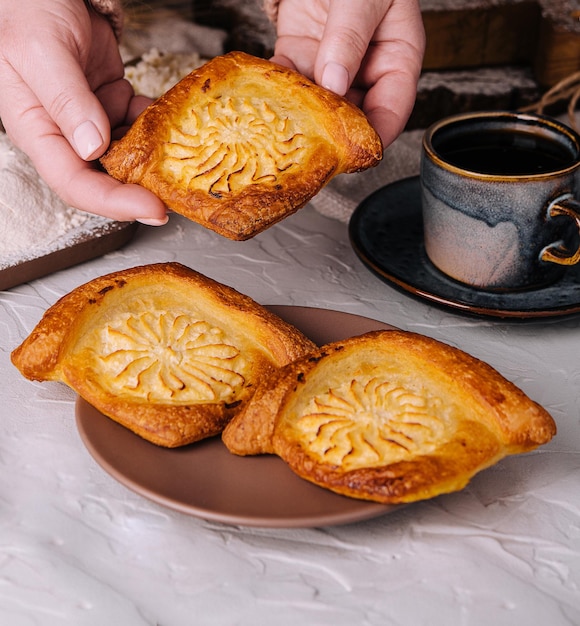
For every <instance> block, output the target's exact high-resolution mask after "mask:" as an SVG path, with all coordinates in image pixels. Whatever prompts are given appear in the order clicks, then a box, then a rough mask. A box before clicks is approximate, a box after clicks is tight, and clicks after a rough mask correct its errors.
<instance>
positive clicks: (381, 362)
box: [222, 330, 556, 503]
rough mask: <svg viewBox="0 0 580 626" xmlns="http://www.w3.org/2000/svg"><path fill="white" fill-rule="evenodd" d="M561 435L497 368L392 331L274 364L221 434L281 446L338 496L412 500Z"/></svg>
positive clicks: (300, 469) (233, 441) (231, 442)
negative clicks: (251, 396)
mask: <svg viewBox="0 0 580 626" xmlns="http://www.w3.org/2000/svg"><path fill="white" fill-rule="evenodd" d="M555 432H556V427H555V424H554V421H553V420H552V418H551V417H550V415H549V414H548V413H547V412H546V411H545V410H544V409H543V408H542V407H540V406H539V405H538V404H536V403H535V402H533V401H532V400H530V399H529V398H528V397H527V396H526V395H525V394H524V393H523V392H522V391H521V390H520V389H518V388H517V387H516V386H515V385H513V384H512V383H511V382H509V381H507V380H506V379H505V378H503V377H502V376H501V375H500V374H499V373H498V372H497V371H496V370H494V369H493V368H492V367H490V366H489V365H487V364H485V363H483V362H481V361H479V360H478V359H476V358H474V357H472V356H470V355H468V354H466V353H464V352H462V351H460V350H458V349H456V348H453V347H451V346H448V345H445V344H443V343H440V342H438V341H436V340H434V339H430V338H427V337H424V336H421V335H417V334H413V333H409V332H404V331H398V330H384V331H374V332H369V333H367V334H365V335H361V336H360V337H354V338H352V339H348V340H345V341H339V342H335V343H331V344H328V345H327V346H323V347H322V348H320V349H318V350H317V351H315V352H313V353H311V354H309V355H308V356H305V357H301V358H299V359H297V360H296V361H294V362H293V363H290V364H289V365H287V366H285V367H283V368H281V369H279V370H277V371H275V372H274V373H273V374H272V375H271V377H270V379H268V380H267V381H266V382H265V383H263V384H262V385H261V386H260V387H259V388H258V390H257V391H256V393H255V394H254V396H253V398H252V399H251V400H250V402H249V403H248V404H247V405H246V407H245V409H243V410H242V411H241V412H240V413H239V414H238V415H237V416H236V417H235V418H234V419H233V420H232V421H231V422H230V424H229V425H228V426H227V427H226V429H225V430H224V432H223V433H222V439H223V441H224V443H225V444H226V446H227V447H228V449H229V450H230V451H231V452H233V453H236V454H240V455H245V454H260V453H274V454H277V455H279V456H280V457H281V458H282V459H284V460H285V461H286V462H287V463H288V465H289V466H290V467H291V469H292V470H293V471H294V472H295V473H297V474H298V475H299V476H301V477H302V478H305V479H306V480H309V481H311V482H313V483H315V484H317V485H320V486H321V487H325V488H327V489H330V490H332V491H335V492H337V493H340V494H344V495H347V496H351V497H354V498H360V499H366V500H374V501H377V502H382V503H403V502H412V501H416V500H422V499H425V498H431V497H433V496H437V495H439V494H442V493H447V492H451V491H456V490H459V489H461V488H463V487H464V486H465V485H466V484H467V483H468V481H469V480H470V479H471V477H472V476H474V474H476V473H477V472H479V471H480V470H482V469H484V468H486V467H488V466H490V465H492V464H494V463H496V462H497V461H499V460H500V459H501V458H502V457H504V456H506V455H509V454H516V453H520V452H527V451H529V450H532V449H533V448H535V447H537V446H538V445H540V444H544V443H546V442H547V441H549V440H550V439H551V438H552V437H553V435H554V434H555Z"/></svg>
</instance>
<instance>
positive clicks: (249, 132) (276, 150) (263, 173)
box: [164, 96, 305, 198]
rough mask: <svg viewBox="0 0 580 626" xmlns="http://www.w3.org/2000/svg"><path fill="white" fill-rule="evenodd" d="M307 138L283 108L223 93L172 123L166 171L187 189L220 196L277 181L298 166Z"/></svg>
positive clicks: (165, 149) (166, 151) (166, 153)
mask: <svg viewBox="0 0 580 626" xmlns="http://www.w3.org/2000/svg"><path fill="white" fill-rule="evenodd" d="M304 144H305V137H304V135H303V134H302V133H300V132H299V130H298V129H297V128H296V125H295V124H294V123H293V122H292V121H291V120H290V119H289V117H288V116H287V115H284V113H283V112H281V111H276V110H274V108H272V107H271V106H269V104H268V103H266V102H264V101H261V100H255V99H252V98H249V97H237V98H236V97H226V96H224V97H221V96H219V97H218V98H216V99H215V100H212V101H211V102H209V103H208V106H207V107H206V108H204V109H200V110H197V111H196V110H192V111H191V114H190V116H189V117H188V118H187V119H186V120H185V121H184V122H182V124H181V125H178V124H173V125H172V127H171V131H170V137H169V141H168V142H167V143H166V144H165V146H164V159H165V160H164V164H165V167H166V168H167V170H168V171H169V172H170V173H171V175H172V176H173V177H174V178H175V180H176V181H179V182H180V183H181V184H183V185H184V186H185V187H186V188H187V189H190V190H192V189H203V190H205V191H207V192H208V193H210V194H212V195H213V196H214V197H216V198H219V197H221V196H222V194H224V193H232V192H236V191H238V190H239V189H242V188H244V187H246V186H248V185H253V184H258V183H265V182H267V183H275V182H276V181H277V180H278V178H279V176H280V173H281V172H285V171H287V170H288V169H289V168H291V167H293V166H296V165H297V164H298V163H299V162H300V158H301V154H302V153H303V152H304V149H305V146H304Z"/></svg>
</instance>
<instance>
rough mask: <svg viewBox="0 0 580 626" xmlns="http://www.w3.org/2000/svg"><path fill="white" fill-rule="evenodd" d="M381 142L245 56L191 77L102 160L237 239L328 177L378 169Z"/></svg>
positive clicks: (338, 103)
mask: <svg viewBox="0 0 580 626" xmlns="http://www.w3.org/2000/svg"><path fill="white" fill-rule="evenodd" d="M382 153H383V149H382V144H381V140H380V138H379V136H378V135H377V133H376V132H375V131H374V129H373V128H372V127H371V125H370V124H369V122H368V120H367V118H366V116H365V115H364V114H363V113H362V111H360V110H359V109H358V108H357V107H355V106H354V105H353V104H351V103H350V102H348V101H347V100H346V99H344V98H342V97H340V96H337V95H336V94H333V93H332V92H330V91H327V90H326V89H323V88H322V87H319V86H318V85H315V84H314V83H312V82H311V81H309V80H308V79H306V78H305V77H304V76H302V75H301V74H299V73H297V72H296V71H293V70H290V69H288V68H285V67H282V66H280V65H276V64H274V63H272V62H270V61H267V60H264V59H260V58H257V57H253V56H250V55H248V54H245V53H242V52H231V53H229V54H226V55H224V56H219V57H216V58H214V59H212V60H211V61H209V62H207V63H206V64H205V65H203V66H202V67H200V68H198V69H195V70H194V71H193V72H191V73H190V74H189V75H188V76H186V77H185V78H183V79H182V80H181V81H180V82H179V83H178V84H177V85H175V86H174V87H172V88H171V89H170V90H169V91H168V92H167V93H165V94H164V95H163V96H161V98H159V99H158V100H156V101H155V102H154V103H153V104H151V105H150V106H149V107H148V108H147V109H146V110H145V111H144V112H143V113H142V114H141V116H140V117H139V118H138V119H137V120H136V121H135V123H134V124H133V126H132V127H131V128H130V129H129V131H128V132H127V134H126V135H125V136H124V137H123V138H122V139H120V140H119V141H117V142H116V143H113V145H112V146H111V147H110V149H109V150H108V152H107V153H106V154H105V155H104V156H103V157H102V158H101V163H102V165H103V166H104V168H105V169H106V170H107V172H108V173H109V174H110V175H111V176H113V177H114V178H117V179H118V180H121V181H123V182H125V183H137V184H139V185H142V186H143V187H146V188H147V189H149V190H150V191H152V192H153V193H154V194H156V195H157V196H158V197H159V198H160V199H161V200H163V201H164V202H165V204H166V205H167V206H168V207H169V208H170V209H172V210H173V211H175V212H177V213H181V214H182V215H185V216H186V217H188V218H189V219H191V220H193V221H195V222H198V223H199V224H202V225H203V226H205V227H207V228H209V229H212V230H214V231H215V232H217V233H219V234H220V235H223V236H224V237H228V238H229V239H235V240H244V239H249V238H250V237H253V236H254V235H256V234H257V233H260V232H262V231H263V230H264V229H266V228H268V227H269V226H271V225H272V224H274V223H276V222H278V221H280V220H282V219H283V218H285V217H286V216H288V215H290V214H292V213H294V212H295V211H297V210H298V209H299V208H301V207H302V206H304V205H305V204H306V203H307V202H308V201H309V200H310V199H311V198H312V197H313V196H315V195H316V194H317V193H318V192H319V191H320V189H321V188H322V187H323V186H324V185H326V184H327V183H328V182H329V181H330V179H331V178H333V177H334V176H336V175H337V174H341V173H345V172H356V171H360V170H364V169H366V168H369V167H371V166H373V165H376V164H377V163H378V162H379V161H380V159H381V158H382Z"/></svg>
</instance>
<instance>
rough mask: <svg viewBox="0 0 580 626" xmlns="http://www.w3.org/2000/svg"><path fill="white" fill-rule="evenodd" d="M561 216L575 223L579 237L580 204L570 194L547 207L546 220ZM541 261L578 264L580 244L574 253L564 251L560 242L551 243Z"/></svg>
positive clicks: (542, 254) (543, 251)
mask: <svg viewBox="0 0 580 626" xmlns="http://www.w3.org/2000/svg"><path fill="white" fill-rule="evenodd" d="M559 215H563V216H564V217H569V218H570V219H571V220H573V221H574V222H575V223H576V228H577V230H578V234H579V236H580V202H577V201H576V200H575V199H574V197H573V196H572V194H566V195H564V196H560V197H559V198H556V199H555V200H554V201H553V202H552V203H551V204H550V206H549V207H548V211H547V219H551V218H554V217H557V216H559ZM540 259H541V260H542V261H548V262H549V263H557V264H558V265H576V263H579V262H580V242H579V243H578V246H577V247H576V251H575V252H570V250H568V249H566V247H565V246H564V245H563V243H562V242H557V243H552V244H550V245H549V246H546V247H545V248H544V249H543V250H542V252H541V254H540Z"/></svg>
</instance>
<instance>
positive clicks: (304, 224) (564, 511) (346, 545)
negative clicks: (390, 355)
mask: <svg viewBox="0 0 580 626" xmlns="http://www.w3.org/2000/svg"><path fill="white" fill-rule="evenodd" d="M168 260H176V261H179V262H181V263H184V264H186V265H189V266H190V267H192V268H194V269H196V270H198V271H201V272H203V273H205V274H207V275H208V276H211V277H212V278H215V279H217V280H219V281H221V282H224V283H227V284H229V285H232V286H235V287H236V288H237V289H238V290H240V291H242V292H245V293H247V294H248V295H250V296H252V297H253V298H254V299H256V300H258V301H259V302H262V303H264V304H291V305H307V306H316V307H321V308H327V309H336V310H340V311H346V312H351V313H356V314H359V315H364V316H368V317H372V318H375V319H378V320H381V321H385V322H389V323H391V324H393V325H395V326H399V327H402V328H405V329H409V330H414V331H418V332H421V333H424V334H426V335H430V336H433V337H436V338H438V339H440V340H443V341H446V342H448V343H451V344H453V345H456V346H459V347H460V348H462V349H464V350H466V351H468V352H471V353H472V354H474V355H475V356H477V357H479V358H482V359H484V360H486V361H487V362H489V363H490V364H492V365H493V366H494V367H496V368H497V369H498V370H499V371H500V372H501V373H502V374H504V375H505V376H506V377H507V378H509V379H510V380H512V381H514V382H515V383H516V384H518V385H519V386H520V387H521V388H522V389H523V390H524V391H525V392H526V393H527V394H528V395H529V396H530V397H532V398H533V399H534V400H536V401H538V402H540V403H541V404H543V405H544V406H545V407H546V408H547V409H548V410H549V411H550V412H551V413H552V414H553V416H554V418H555V420H556V422H557V424H558V429H559V432H558V435H557V436H556V438H555V439H554V440H553V441H552V442H551V443H550V444H548V445H547V446H545V447H543V448H542V449H541V450H539V451H536V452H534V453H531V454H529V455H527V456H518V457H511V458H509V459H507V460H505V461H503V462H501V463H499V464H498V465H496V466H495V467H493V468H491V469H489V470H487V471H485V472H483V473H481V474H479V475H478V476H476V478H475V479H474V480H473V481H472V483H471V484H470V485H469V486H468V487H467V488H466V489H464V490H463V491H462V492H460V493H456V494H452V495H447V496H442V497H439V498H437V499H435V500H432V501H428V502H424V503H419V504H415V505H411V506H408V507H406V508H402V509H398V510H396V511H395V512H393V513H390V514H388V515H385V516H383V517H379V518H376V519H373V520H372V521H367V522H359V523H356V524H351V525H346V526H337V527H331V528H312V529H293V530H285V529H259V528H242V527H232V526H227V525H222V524H219V523H212V522H206V521H204V520H201V519H197V518H194V517H190V516H188V515H184V514H180V513H176V512H174V511H172V510H169V509H166V508H163V507H162V506H160V505H157V504H154V503H152V502H150V501H149V500H146V499H144V498H143V497H141V496H139V495H136V494H135V493H133V492H132V491H129V490H128V489H127V488H125V487H124V486H122V485H121V484H119V483H117V482H116V481H115V480H113V479H112V478H111V477H110V476H109V475H108V474H107V473H105V472H104V471H103V470H102V469H101V468H100V467H99V466H98V465H97V463H96V462H95V461H94V460H93V458H92V457H91V456H90V455H89V453H88V452H87V450H86V449H85V447H84V445H83V443H82V442H81V440H80V438H79V435H78V433H77V430H76V426H75V420H74V403H75V397H74V394H73V393H72V392H71V391H69V390H68V388H66V387H64V386H61V385H59V384H56V383H42V384H40V383H31V382H29V381H27V380H25V379H24V378H22V377H21V376H20V374H19V373H18V372H17V371H16V370H15V368H14V367H13V366H12V365H11V363H10V359H9V355H10V351H11V350H12V349H13V348H14V347H15V346H16V345H18V344H19V343H20V341H21V340H22V339H23V338H24V337H25V336H26V335H27V334H28V333H29V332H30V330H31V329H32V328H33V326H34V325H35V324H36V322H37V321H38V320H39V319H40V317H41V315H42V313H43V312H44V310H45V309H46V308H47V307H48V306H49V305H51V304H52V303H53V302H55V301H56V299H57V298H59V297H60V296H62V295H63V294H65V293H66V292H68V291H70V290H71V289H72V288H74V287H76V286H77V285H79V284H80V283H82V282H85V281H87V280H89V279H91V278H93V277H95V276H98V275H101V274H104V273H107V272H109V271H114V270H117V269H122V268H126V267H131V266H134V265H139V264H143V263H149V262H158V261H168ZM0 346H1V350H0V358H1V372H2V378H3V381H2V382H3V385H2V391H1V394H2V401H1V404H0V417H1V419H0V623H1V624H3V625H6V626H33V625H38V626H53V625H63V626H64V625H67V626H70V625H74V626H85V625H91V626H93V625H94V626H103V625H105V624H114V625H117V624H118V625H122V626H145V625H148V626H149V625H151V626H154V625H158V624H159V625H162V626H182V625H184V626H190V625H191V624H203V625H205V624H212V625H213V624H220V625H221V624H223V625H226V626H233V625H234V624H235V625H238V626H257V625H261V624H270V625H272V626H295V625H296V624H305V625H317V624H324V625H326V624H328V625H332V626H342V625H347V624H348V625H349V626H351V625H352V624H357V626H363V625H369V626H371V625H372V626H375V625H376V626H379V625H380V626H385V625H387V624H388V625H399V624H401V625H412V626H421V625H429V626H434V625H435V626H436V625H445V626H448V625H459V624H461V625H464V626H471V625H485V626H487V625H489V624H494V626H502V625H506V626H508V625H509V626H514V625H515V624H527V625H542V626H544V625H548V624H549V625H550V626H560V625H570V626H571V625H578V624H580V588H579V587H580V418H579V413H580V408H579V407H580V316H576V317H571V318H567V319H563V320H555V319H550V320H547V321H540V320H536V321H531V322H525V323H514V322H509V323H508V322H506V323H504V322H502V321H501V320H484V319H474V318H468V317H464V316H461V315H459V314H455V313H454V312H451V311H444V310H440V309H436V308H433V307H432V306H430V305H428V304H426V303H423V302H420V301H417V300H415V299H412V298H410V297H408V296H406V295H404V294H402V293H399V292H397V291H395V290H393V289H392V288H390V287H389V286H388V285H386V284H384V283H382V282H381V281H379V280H378V279H377V278H376V277H375V276H373V275H371V274H370V273H369V272H368V271H367V269H365V268H364V267H363V265H362V264H361V262H360V261H359V260H358V259H357V258H356V256H355V254H354V252H353V251H352V249H351V247H350V245H349V242H348V236H347V230H346V227H345V225H344V224H341V223H340V222H338V221H333V220H330V219H327V218H325V217H323V216H321V215H320V214H318V213H316V212H315V211H314V210H313V209H312V208H310V207H307V208H305V209H303V210H302V211H300V212H299V213H298V214H296V215H295V216H293V217H291V218H289V219H287V220H286V221H284V222H283V223H281V224H278V225H277V226H275V227H273V228H271V229H270V230H269V231H267V232H266V233H264V234H262V235H260V236H259V237H257V238H256V239H254V240H251V241H248V242H244V243H238V242H231V241H227V240H225V239H223V238H221V237H219V236H218V235H215V234H213V233H211V232H209V231H206V230H204V229H202V228H201V227H199V226H196V225H194V224H193V223H190V222H188V221H186V220H184V219H183V218H181V217H179V216H172V218H171V220H170V223H169V225H167V226H165V227H163V228H160V229H152V228H149V229H148V228H146V227H143V228H142V230H140V231H139V232H138V233H137V235H136V237H135V238H134V239H133V241H132V242H131V243H129V244H128V245H127V246H126V247H125V248H124V249H122V250H120V251H118V252H114V253H111V254H109V255H107V256H106V257H103V258H100V259H97V260H94V261H90V262H87V263H85V264H83V265H81V266H77V267H75V268H71V269H69V270H65V271H62V272H59V273H57V274H54V275H51V276H48V277H46V278H43V279H40V280H37V281H35V282H33V283H30V284H27V285H22V286H20V287H16V288H14V289H12V290H10V291H5V292H0Z"/></svg>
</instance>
